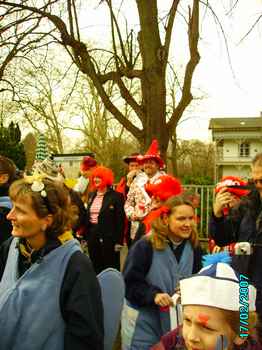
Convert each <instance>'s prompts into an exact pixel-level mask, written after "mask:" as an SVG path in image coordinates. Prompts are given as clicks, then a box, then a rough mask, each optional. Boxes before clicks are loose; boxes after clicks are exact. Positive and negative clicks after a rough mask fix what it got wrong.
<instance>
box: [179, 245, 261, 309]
mask: <svg viewBox="0 0 262 350" xmlns="http://www.w3.org/2000/svg"><path fill="white" fill-rule="evenodd" d="M229 262H230V256H229V254H228V253H227V252H223V253H218V254H212V255H208V256H205V257H204V265H205V267H203V268H202V269H201V270H200V271H199V272H198V274H196V275H194V276H192V277H190V278H186V279H183V280H181V281H180V290H181V304H182V305H205V306H212V307H217V308H220V309H224V310H231V311H239V308H240V306H243V304H240V302H239V297H240V290H239V288H240V285H239V283H240V281H239V274H238V273H237V272H236V271H235V270H234V269H233V268H232V267H231V266H230V265H229ZM247 299H248V306H249V311H255V310H256V307H255V301H256V289H255V287H254V286H252V285H249V288H248V298H247Z"/></svg>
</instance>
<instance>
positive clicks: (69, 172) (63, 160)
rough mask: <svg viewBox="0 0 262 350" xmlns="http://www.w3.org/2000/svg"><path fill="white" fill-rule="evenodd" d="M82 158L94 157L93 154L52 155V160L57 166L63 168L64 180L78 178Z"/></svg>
mask: <svg viewBox="0 0 262 350" xmlns="http://www.w3.org/2000/svg"><path fill="white" fill-rule="evenodd" d="M84 156H94V154H93V153H90V152H89V153H88V152H87V153H67V154H53V159H54V161H55V162H56V164H57V165H61V166H62V167H63V169H64V172H65V176H66V178H72V179H74V178H75V179H76V178H78V176H79V170H80V163H81V161H82V159H83V157H84Z"/></svg>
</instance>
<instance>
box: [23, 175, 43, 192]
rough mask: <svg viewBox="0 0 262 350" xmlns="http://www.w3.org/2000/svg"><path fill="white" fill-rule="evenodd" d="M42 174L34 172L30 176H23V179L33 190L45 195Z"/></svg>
mask: <svg viewBox="0 0 262 350" xmlns="http://www.w3.org/2000/svg"><path fill="white" fill-rule="evenodd" d="M44 178H45V176H44V175H42V174H39V173H34V174H33V175H30V176H25V177H24V179H25V181H26V182H27V183H28V184H31V190H32V191H33V192H40V195H41V197H47V193H46V191H45V184H44V183H43V179H44Z"/></svg>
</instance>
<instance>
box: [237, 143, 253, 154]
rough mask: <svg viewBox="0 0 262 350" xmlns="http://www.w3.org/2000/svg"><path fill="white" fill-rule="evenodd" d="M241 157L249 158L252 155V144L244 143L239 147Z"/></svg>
mask: <svg viewBox="0 0 262 350" xmlns="http://www.w3.org/2000/svg"><path fill="white" fill-rule="evenodd" d="M239 155H240V157H249V155H250V144H249V143H247V142H243V143H241V144H240V147H239Z"/></svg>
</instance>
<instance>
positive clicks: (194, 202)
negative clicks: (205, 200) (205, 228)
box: [192, 194, 200, 209]
mask: <svg viewBox="0 0 262 350" xmlns="http://www.w3.org/2000/svg"><path fill="white" fill-rule="evenodd" d="M199 204H200V196H199V195H198V194H196V195H194V196H193V198H192V205H193V207H194V208H195V209H196V208H199Z"/></svg>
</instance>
